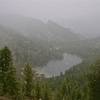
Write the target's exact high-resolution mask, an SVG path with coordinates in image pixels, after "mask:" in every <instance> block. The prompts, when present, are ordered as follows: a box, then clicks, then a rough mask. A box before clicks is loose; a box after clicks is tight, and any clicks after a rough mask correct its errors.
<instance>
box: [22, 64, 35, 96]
mask: <svg viewBox="0 0 100 100" xmlns="http://www.w3.org/2000/svg"><path fill="white" fill-rule="evenodd" d="M24 84H25V86H24V87H25V95H26V96H29V97H30V96H32V90H33V71H32V67H31V66H30V65H29V64H27V65H26V66H25V68H24Z"/></svg>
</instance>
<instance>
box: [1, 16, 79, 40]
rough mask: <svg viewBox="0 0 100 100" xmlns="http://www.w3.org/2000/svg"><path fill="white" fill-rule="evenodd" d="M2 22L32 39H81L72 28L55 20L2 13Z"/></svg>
mask: <svg viewBox="0 0 100 100" xmlns="http://www.w3.org/2000/svg"><path fill="white" fill-rule="evenodd" d="M0 24H2V25H4V26H6V27H10V28H11V29H14V30H16V31H18V32H19V33H21V34H24V35H25V36H27V37H30V38H31V39H34V38H37V39H41V40H47V41H55V42H58V41H62V42H70V41H71V42H72V41H77V40H80V37H79V36H78V35H77V34H75V33H74V32H72V31H71V30H70V29H68V28H64V27H62V26H60V25H58V24H57V23H55V22H53V21H48V22H47V23H44V22H42V21H41V20H38V19H33V18H28V17H23V16H13V15H9V16H8V15H6V16H3V15H2V16H1V17H0Z"/></svg>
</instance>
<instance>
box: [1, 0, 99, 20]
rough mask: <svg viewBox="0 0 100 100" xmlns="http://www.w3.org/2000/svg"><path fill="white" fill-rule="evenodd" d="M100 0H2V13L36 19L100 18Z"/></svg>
mask: <svg viewBox="0 0 100 100" xmlns="http://www.w3.org/2000/svg"><path fill="white" fill-rule="evenodd" d="M99 11H100V0H0V13H10V14H12V13H14V14H22V15H26V16H32V17H35V18H68V19H69V18H78V17H79V18H80V17H87V16H92V17H94V16H98V15H99V14H100V12H99Z"/></svg>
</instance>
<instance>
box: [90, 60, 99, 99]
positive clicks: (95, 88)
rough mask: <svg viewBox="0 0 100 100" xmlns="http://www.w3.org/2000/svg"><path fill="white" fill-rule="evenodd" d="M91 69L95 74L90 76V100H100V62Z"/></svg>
mask: <svg viewBox="0 0 100 100" xmlns="http://www.w3.org/2000/svg"><path fill="white" fill-rule="evenodd" d="M91 67H92V68H93V72H92V73H91V74H90V75H89V89H90V100H100V60H98V61H97V62H96V63H95V64H93V65H92V66H91Z"/></svg>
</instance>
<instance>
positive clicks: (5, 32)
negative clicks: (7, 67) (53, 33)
mask: <svg viewBox="0 0 100 100" xmlns="http://www.w3.org/2000/svg"><path fill="white" fill-rule="evenodd" d="M4 46H8V47H9V48H10V49H11V51H12V54H13V57H14V62H15V63H17V64H19V65H21V66H22V65H24V64H25V63H30V64H32V65H33V66H34V67H35V66H43V65H44V64H46V63H47V62H48V61H49V60H51V59H58V58H61V54H59V53H58V52H57V51H56V50H55V49H54V48H53V47H52V46H51V45H50V44H48V43H47V42H45V41H43V40H36V39H35V40H31V39H29V38H28V37H25V36H23V35H22V34H20V33H18V32H17V31H14V30H12V29H9V28H6V27H4V26H1V25H0V48H2V47H4ZM19 67H20V66H19Z"/></svg>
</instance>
